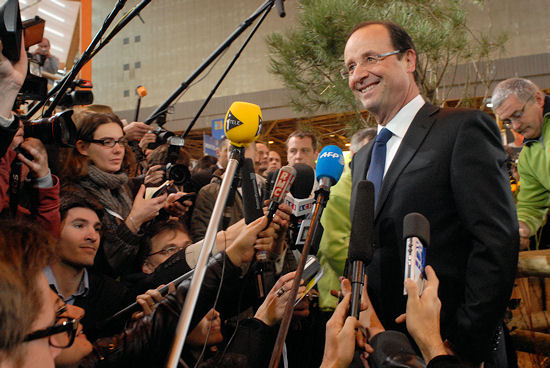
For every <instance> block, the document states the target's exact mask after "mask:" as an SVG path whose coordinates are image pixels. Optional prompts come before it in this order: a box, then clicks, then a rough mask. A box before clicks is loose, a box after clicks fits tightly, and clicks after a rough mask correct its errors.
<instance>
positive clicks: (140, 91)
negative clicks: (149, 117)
mask: <svg viewBox="0 0 550 368" xmlns="http://www.w3.org/2000/svg"><path fill="white" fill-rule="evenodd" d="M136 93H137V94H138V96H140V97H145V96H147V89H146V88H145V87H144V86H138V87H137V88H136Z"/></svg>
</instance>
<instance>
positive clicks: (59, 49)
mask: <svg viewBox="0 0 550 368" xmlns="http://www.w3.org/2000/svg"><path fill="white" fill-rule="evenodd" d="M50 47H51V48H52V50H57V51H59V52H65V50H63V49H62V48H61V47H57V46H55V45H50Z"/></svg>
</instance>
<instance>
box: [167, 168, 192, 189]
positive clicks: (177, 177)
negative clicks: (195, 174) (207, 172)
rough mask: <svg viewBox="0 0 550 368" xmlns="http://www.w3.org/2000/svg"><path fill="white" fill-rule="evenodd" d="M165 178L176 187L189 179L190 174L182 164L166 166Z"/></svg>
mask: <svg viewBox="0 0 550 368" xmlns="http://www.w3.org/2000/svg"><path fill="white" fill-rule="evenodd" d="M166 177H167V178H168V180H173V181H174V184H176V185H183V184H185V183H186V182H187V181H188V180H189V178H191V173H190V172H189V169H188V168H187V166H185V165H183V164H175V165H172V164H167V165H166Z"/></svg>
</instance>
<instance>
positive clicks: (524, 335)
mask: <svg viewBox="0 0 550 368" xmlns="http://www.w3.org/2000/svg"><path fill="white" fill-rule="evenodd" d="M510 336H511V337H512V342H513V344H514V346H515V347H516V350H519V351H524V352H526V353H532V354H540V355H544V356H547V357H550V335H549V334H545V333H541V332H533V331H526V330H516V331H512V332H511V333H510Z"/></svg>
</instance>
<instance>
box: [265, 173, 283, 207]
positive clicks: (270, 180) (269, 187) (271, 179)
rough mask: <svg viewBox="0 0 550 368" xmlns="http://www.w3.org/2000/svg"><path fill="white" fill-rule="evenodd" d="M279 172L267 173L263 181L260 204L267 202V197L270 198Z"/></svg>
mask: <svg viewBox="0 0 550 368" xmlns="http://www.w3.org/2000/svg"><path fill="white" fill-rule="evenodd" d="M279 170H280V169H277V170H275V171H270V172H268V173H267V178H266V179H265V186H264V190H263V195H262V202H263V201H266V200H268V199H269V197H271V192H272V191H273V187H274V186H275V181H277V176H278V175H279Z"/></svg>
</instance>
